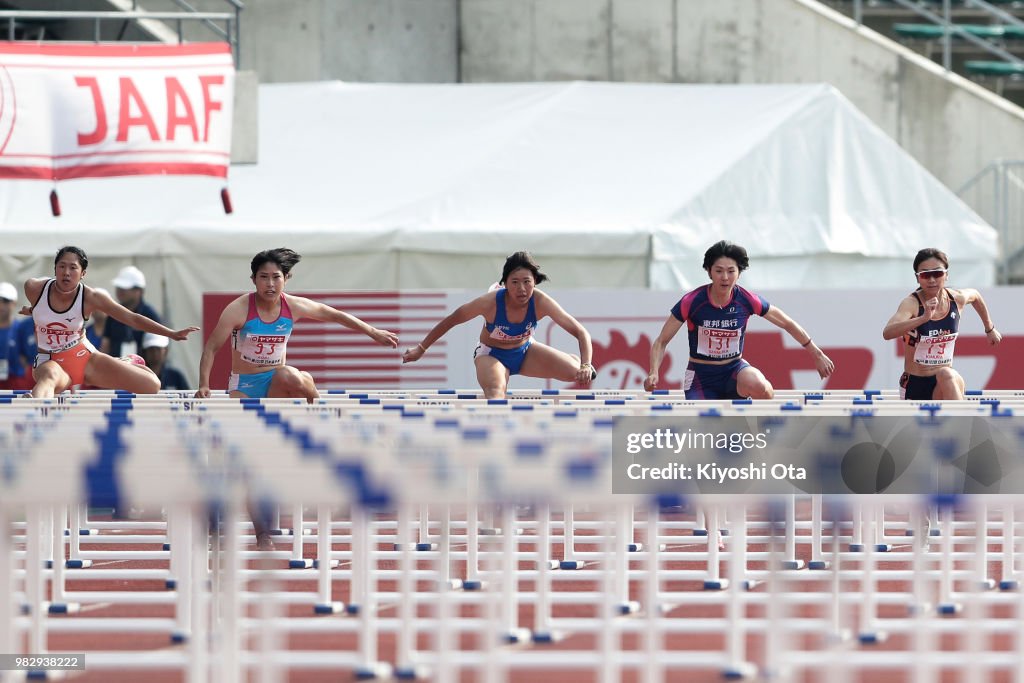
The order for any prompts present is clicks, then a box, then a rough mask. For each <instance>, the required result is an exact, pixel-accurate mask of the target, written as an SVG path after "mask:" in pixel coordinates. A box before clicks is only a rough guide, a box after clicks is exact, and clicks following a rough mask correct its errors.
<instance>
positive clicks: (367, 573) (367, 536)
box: [325, 504, 391, 680]
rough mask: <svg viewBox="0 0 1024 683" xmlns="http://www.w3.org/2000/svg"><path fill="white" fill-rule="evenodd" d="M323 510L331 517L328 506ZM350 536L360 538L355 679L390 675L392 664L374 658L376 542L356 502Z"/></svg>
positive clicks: (354, 555) (355, 559)
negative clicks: (360, 660) (357, 647)
mask: <svg viewBox="0 0 1024 683" xmlns="http://www.w3.org/2000/svg"><path fill="white" fill-rule="evenodd" d="M325 507H326V506H325ZM326 513H327V516H328V519H330V509H328V510H326ZM328 526H330V525H329V524H328ZM352 538H353V540H355V539H356V538H359V552H358V553H356V552H353V553H352V573H353V578H354V577H355V574H356V572H357V571H358V573H359V576H360V586H361V590H362V598H361V600H360V605H359V607H360V609H359V621H360V629H359V652H360V657H361V659H362V664H361V665H360V666H359V667H358V668H357V669H356V678H358V679H360V680H368V679H379V678H390V677H391V667H390V666H389V665H388V664H386V663H384V662H380V661H377V659H378V658H377V630H378V623H377V621H378V616H377V602H376V596H375V595H374V593H375V592H376V589H377V563H376V560H375V556H376V547H375V545H376V544H375V542H374V541H373V536H372V534H371V533H370V512H369V510H367V509H366V508H364V507H363V506H362V505H358V504H354V505H353V506H352Z"/></svg>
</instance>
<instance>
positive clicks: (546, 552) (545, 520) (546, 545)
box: [533, 503, 558, 643]
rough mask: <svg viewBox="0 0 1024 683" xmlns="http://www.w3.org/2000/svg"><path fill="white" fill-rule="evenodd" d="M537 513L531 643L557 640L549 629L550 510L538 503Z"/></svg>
mask: <svg viewBox="0 0 1024 683" xmlns="http://www.w3.org/2000/svg"><path fill="white" fill-rule="evenodd" d="M536 512H537V580H536V591H537V601H536V602H535V603H534V609H533V642H535V643H551V642H554V641H555V640H558V634H556V633H555V632H554V631H553V630H552V628H551V569H552V567H551V509H550V507H549V506H548V504H547V503H538V504H537V506H536Z"/></svg>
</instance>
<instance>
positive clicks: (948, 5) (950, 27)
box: [853, 0, 1024, 71]
mask: <svg viewBox="0 0 1024 683" xmlns="http://www.w3.org/2000/svg"><path fill="white" fill-rule="evenodd" d="M891 1H892V2H893V3H894V4H896V5H899V6H900V7H903V8H905V9H908V10H910V11H912V12H914V13H915V14H917V15H918V16H920V17H923V18H925V19H927V20H928V21H930V22H932V23H933V24H936V25H937V26H941V27H942V29H943V34H942V66H943V68H945V69H946V70H947V71H951V70H952V68H951V67H952V63H953V58H952V40H953V36H957V37H960V38H963V39H964V40H966V41H967V42H969V43H971V44H973V45H975V46H977V47H979V48H981V49H982V50H985V51H986V52H988V53H989V54H992V55H994V56H996V57H999V58H1000V59H1002V60H1004V61H1006V62H1010V63H1011V64H1017V65H1024V59H1021V58H1020V57H1017V56H1016V55H1014V54H1012V53H1010V52H1008V51H1007V50H1004V49H1003V48H1002V47H1000V46H999V45H996V44H995V43H993V42H991V41H988V40H985V39H984V38H980V37H978V36H976V35H974V34H972V33H970V32H968V31H967V30H965V29H964V28H963V27H961V26H958V25H957V24H955V23H953V21H952V18H951V17H952V4H953V3H952V0H942V14H941V15H940V14H936V13H935V12H933V11H932V10H930V9H928V7H927V6H926V5H924V4H923V3H921V2H915V1H914V0H891ZM962 6H963V7H964V8H977V9H979V10H982V11H984V12H986V13H987V14H988V15H989V16H990V17H991V18H992V19H993V20H994V21H999V22H1002V23H1004V24H1009V25H1011V26H1016V27H1017V28H1021V29H1024V21H1021V20H1020V19H1018V18H1017V17H1015V16H1013V15H1012V14H1010V13H1009V12H1006V11H1004V10H1002V9H1000V8H998V7H995V6H994V5H991V4H989V3H988V2H986V0H962ZM863 18H864V0H853V19H854V21H856V22H857V23H858V24H861V23H863Z"/></svg>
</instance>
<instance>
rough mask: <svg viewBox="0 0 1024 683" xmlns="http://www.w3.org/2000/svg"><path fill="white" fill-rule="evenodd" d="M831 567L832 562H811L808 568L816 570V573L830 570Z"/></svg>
mask: <svg viewBox="0 0 1024 683" xmlns="http://www.w3.org/2000/svg"><path fill="white" fill-rule="evenodd" d="M831 566H832V563H831V562H827V561H825V560H811V561H810V562H808V563H807V568H808V569H811V570H815V571H816V570H821V569H828V568H829V567H831Z"/></svg>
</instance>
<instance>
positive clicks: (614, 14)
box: [461, 0, 1024, 190]
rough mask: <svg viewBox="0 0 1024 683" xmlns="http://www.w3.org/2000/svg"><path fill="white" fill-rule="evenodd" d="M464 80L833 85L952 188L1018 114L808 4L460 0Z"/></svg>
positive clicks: (796, 0) (1022, 139)
mask: <svg viewBox="0 0 1024 683" xmlns="http://www.w3.org/2000/svg"><path fill="white" fill-rule="evenodd" d="M461 13H462V24H461V27H462V45H463V49H462V68H461V71H462V79H463V80H465V81H480V82H484V81H517V80H562V79H594V80H613V81H619V80H629V81H667V82H682V83H810V82H827V83H831V84H832V85H834V86H836V87H837V88H838V89H839V90H840V91H841V92H842V93H843V94H844V95H846V97H848V98H849V99H850V100H852V101H853V103H854V104H855V105H857V107H858V108H859V109H860V110H861V111H863V112H864V113H865V114H866V115H867V116H868V117H869V118H871V119H872V120H873V121H874V122H875V123H876V124H877V125H879V126H880V127H881V128H882V129H883V130H884V131H885V132H886V133H887V134H888V135H890V136H891V137H892V138H894V139H895V140H896V141H897V142H899V143H900V145H902V146H903V148H904V149H906V150H907V151H908V152H910V153H911V154H912V155H913V156H914V157H915V158H916V159H918V160H919V161H920V162H921V163H922V164H923V165H924V166H925V167H926V168H927V169H929V170H930V171H931V172H932V173H933V174H934V175H935V176H936V177H938V178H939V180H941V181H942V182H943V183H945V184H946V185H947V186H948V187H950V188H952V189H954V190H956V189H958V188H959V187H960V185H961V184H962V183H963V182H965V181H966V180H967V179H968V178H969V177H970V176H971V175H973V174H974V173H975V172H976V171H978V170H979V169H981V168H982V167H983V166H985V165H986V164H988V163H989V162H991V161H993V160H994V159H997V158H1000V157H1010V158H1024V110H1021V109H1020V108H1018V107H1016V106H1014V105H1012V104H1009V103H1008V102H1006V101H1005V100H1003V99H1002V98H999V97H996V96H995V95H993V94H992V93H990V92H989V91H987V90H985V89H984V88H981V87H978V86H976V85H975V84H973V83H971V82H970V81H967V80H966V79H963V78H960V77H959V76H956V75H953V74H947V73H945V72H944V71H943V70H942V69H941V68H940V67H938V66H937V65H935V64H934V63H932V62H930V61H929V60H927V59H925V58H923V57H921V56H920V55H918V54H917V53H914V52H912V51H910V50H907V49H906V48H904V47H902V46H900V45H899V44H897V43H895V42H893V41H890V40H887V39H885V38H883V37H881V36H879V35H878V34H876V33H874V32H872V31H870V30H867V29H865V28H863V27H857V26H856V25H855V24H854V23H853V21H852V20H850V19H849V18H847V17H845V16H843V15H841V14H839V13H837V12H834V11H832V10H829V9H828V8H826V7H824V6H823V5H820V4H819V3H816V2H813V1H811V0H519V1H517V2H508V0H462V7H461Z"/></svg>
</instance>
